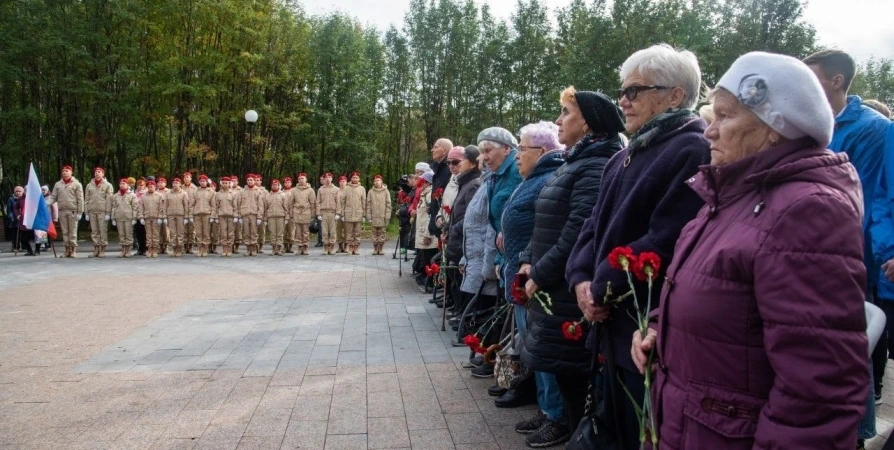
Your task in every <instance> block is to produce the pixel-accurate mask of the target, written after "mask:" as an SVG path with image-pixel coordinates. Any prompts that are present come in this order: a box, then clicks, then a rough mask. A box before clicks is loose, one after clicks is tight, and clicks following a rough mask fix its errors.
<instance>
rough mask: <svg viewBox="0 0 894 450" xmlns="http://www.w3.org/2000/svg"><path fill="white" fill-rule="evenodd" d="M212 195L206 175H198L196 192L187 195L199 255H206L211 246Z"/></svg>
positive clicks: (213, 193)
mask: <svg viewBox="0 0 894 450" xmlns="http://www.w3.org/2000/svg"><path fill="white" fill-rule="evenodd" d="M214 196H215V192H214V190H212V189H211V188H210V187H208V177H207V176H205V175H200V176H199V187H198V189H196V193H195V194H193V195H190V197H189V211H190V213H191V214H192V217H191V219H192V222H191V223H192V224H193V225H194V228H195V231H196V239H197V240H198V243H199V253H198V254H199V257H203V256H208V249H209V247H211V226H212V225H213V223H212V220H213V217H214ZM187 245H188V244H187Z"/></svg>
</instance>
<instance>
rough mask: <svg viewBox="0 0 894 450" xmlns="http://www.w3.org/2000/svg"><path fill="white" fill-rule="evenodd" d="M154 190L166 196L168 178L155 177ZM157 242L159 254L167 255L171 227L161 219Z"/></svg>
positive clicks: (168, 190)
mask: <svg viewBox="0 0 894 450" xmlns="http://www.w3.org/2000/svg"><path fill="white" fill-rule="evenodd" d="M155 183H156V186H155V192H157V193H159V194H161V195H162V196H167V195H168V192H171V190H170V189H168V180H167V179H166V178H165V177H158V178H156V179H155ZM158 242H159V252H158V253H159V254H162V255H167V254H168V245H170V243H171V229H170V228H169V227H168V223H167V221H163V222H162V223H161V226H160V227H159V231H158Z"/></svg>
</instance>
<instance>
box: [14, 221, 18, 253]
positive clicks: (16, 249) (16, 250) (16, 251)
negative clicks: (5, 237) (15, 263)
mask: <svg viewBox="0 0 894 450" xmlns="http://www.w3.org/2000/svg"><path fill="white" fill-rule="evenodd" d="M14 256H19V227H16V248H15V255H14Z"/></svg>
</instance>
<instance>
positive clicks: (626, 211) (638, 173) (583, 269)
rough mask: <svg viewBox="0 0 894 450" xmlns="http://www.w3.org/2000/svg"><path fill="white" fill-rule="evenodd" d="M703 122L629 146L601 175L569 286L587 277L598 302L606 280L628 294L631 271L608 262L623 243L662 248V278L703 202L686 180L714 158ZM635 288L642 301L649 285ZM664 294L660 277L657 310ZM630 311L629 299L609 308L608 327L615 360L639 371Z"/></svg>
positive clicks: (568, 273) (573, 260) (570, 270)
mask: <svg viewBox="0 0 894 450" xmlns="http://www.w3.org/2000/svg"><path fill="white" fill-rule="evenodd" d="M706 127H707V124H705V122H704V121H703V120H701V119H693V120H691V121H689V122H687V123H685V124H684V125H683V126H681V127H680V128H677V129H676V130H673V131H669V132H667V133H666V134H665V135H663V136H660V137H659V138H656V139H655V141H653V142H652V143H651V144H650V145H649V146H647V147H644V148H642V149H640V150H638V151H637V152H636V153H635V154H633V155H630V148H629V147H628V148H625V149H624V150H621V151H620V152H618V153H617V154H616V155H615V156H614V157H613V158H612V159H611V161H609V162H608V165H606V167H605V172H603V174H602V188H601V190H600V192H599V200H597V201H596V206H595V207H594V208H593V214H592V215H591V216H590V218H589V219H587V221H586V222H584V226H583V229H581V233H580V237H579V238H578V240H577V243H575V245H574V250H572V251H571V256H570V257H569V258H568V265H567V267H566V269H565V279H566V280H567V281H568V286H569V289H571V290H573V289H574V286H575V285H576V284H578V283H581V282H589V283H590V291H591V293H592V295H593V300H594V301H595V302H596V303H597V304H601V303H602V300H603V298H604V297H605V292H606V286H608V284H609V283H611V285H612V289H613V290H614V293H615V295H620V294H622V293H625V292H627V291H628V287H627V286H628V285H627V276H626V274H625V273H624V272H623V271H621V270H617V269H613V268H611V267H610V266H609V263H608V259H607V257H608V254H609V252H611V251H612V250H613V249H614V248H615V247H620V246H626V247H631V248H632V249H633V252H634V253H635V254H639V253H641V252H644V251H649V252H655V253H657V254H658V256H659V257H661V260H662V267H661V271H660V272H659V274H658V275H659V276H658V279H659V280H660V279H662V278H663V277H664V269H665V268H666V267H667V265H668V264H670V262H671V259H672V256H673V254H674V246H675V244H676V242H677V238H678V237H679V236H680V231H681V230H682V229H683V226H684V225H686V223H687V222H689V221H690V220H692V219H693V218H695V215H696V213H698V210H699V209H700V208H701V207H702V205H703V204H704V201H702V199H701V198H700V197H699V196H698V194H696V193H695V191H693V190H692V189H690V188H689V186H687V185H686V180H688V179H689V178H692V177H693V176H695V174H697V173H698V168H699V166H701V165H703V164H708V162H709V161H710V154H711V152H710V145H709V144H708V141H707V139H705V136H704V132H705V128H706ZM628 156H631V158H630V160H629V161H628V159H627V157H628ZM638 286H639V288H638V289H637V296H638V297H639V298H640V301H641V302H643V303H645V301H646V297H647V296H648V292H647V291H648V288H646V285H645V283H639V284H638ZM660 292H661V283H655V284H654V286H653V290H652V307H653V308H655V307H657V306H658V295H659V294H660ZM631 317H636V315H635V312H634V308H633V302H630V301H624V302H622V303H621V304H620V305H618V306H617V308H615V309H612V312H611V317H610V319H609V320H607V321H606V322H604V326H605V327H606V330H607V331H608V332H610V333H612V335H613V336H614V344H615V345H614V352H615V358H617V363H618V365H619V366H622V367H625V368H626V369H627V370H631V371H635V370H636V367H635V366H634V365H633V360H631V359H630V337H631V336H633V332H634V330H636V322H635V321H634V320H633V319H631ZM605 350H606V349H603V351H605Z"/></svg>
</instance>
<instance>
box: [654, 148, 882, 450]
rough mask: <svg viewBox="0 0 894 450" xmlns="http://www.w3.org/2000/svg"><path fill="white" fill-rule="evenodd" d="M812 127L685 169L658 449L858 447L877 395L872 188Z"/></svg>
mask: <svg viewBox="0 0 894 450" xmlns="http://www.w3.org/2000/svg"><path fill="white" fill-rule="evenodd" d="M814 145H815V144H814V143H813V141H812V140H810V139H809V138H807V139H802V140H798V141H795V142H791V143H787V144H783V145H780V146H778V147H775V148H772V149H769V150H766V151H763V152H760V153H757V154H755V155H753V156H750V157H748V158H746V159H743V160H741V161H738V162H735V163H733V164H730V165H727V166H723V167H717V166H703V167H701V168H700V172H699V174H698V175H696V176H695V177H693V178H691V179H690V180H689V181H688V184H689V185H690V187H692V189H694V190H695V191H696V192H697V193H698V194H699V195H700V196H701V197H702V198H703V199H704V200H705V202H706V205H705V206H704V207H703V208H702V209H701V211H699V213H698V216H697V217H696V218H695V219H694V220H692V221H691V222H689V224H687V225H686V227H685V228H684V229H683V232H682V233H681V235H680V239H679V241H677V246H676V250H675V254H674V260H673V262H672V263H671V265H670V267H669V268H668V271H667V277H666V279H665V284H664V289H663V291H662V299H661V303H660V309H659V312H658V315H657V316H658V323H657V329H658V358H659V361H660V364H659V365H658V366H657V368H656V379H655V384H654V386H653V391H652V395H653V397H652V398H653V402H654V403H653V404H654V407H655V411H656V414H657V415H656V419H657V420H658V421H659V438H660V440H661V444H660V445H659V448H661V449H663V450H689V449H725V450H736V449H743V450H744V449H842V450H850V449H852V448H854V445H855V443H856V441H857V436H856V432H857V424H858V423H859V422H860V418H861V416H862V415H863V413H864V410H865V404H866V397H867V395H868V391H867V390H868V389H869V386H870V382H869V361H868V357H867V354H866V348H867V345H868V344H867V338H866V331H865V329H866V319H865V316H864V312H863V300H864V286H865V285H866V269H865V266H864V265H863V236H862V229H861V223H862V218H863V211H862V210H863V200H862V194H861V191H860V182H859V179H858V177H857V172H856V171H855V170H854V167H853V166H852V165H851V164H850V163H849V162H848V158H847V156H846V155H844V154H833V153H831V152H829V151H827V150H824V149H822V148H813V146H814Z"/></svg>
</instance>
